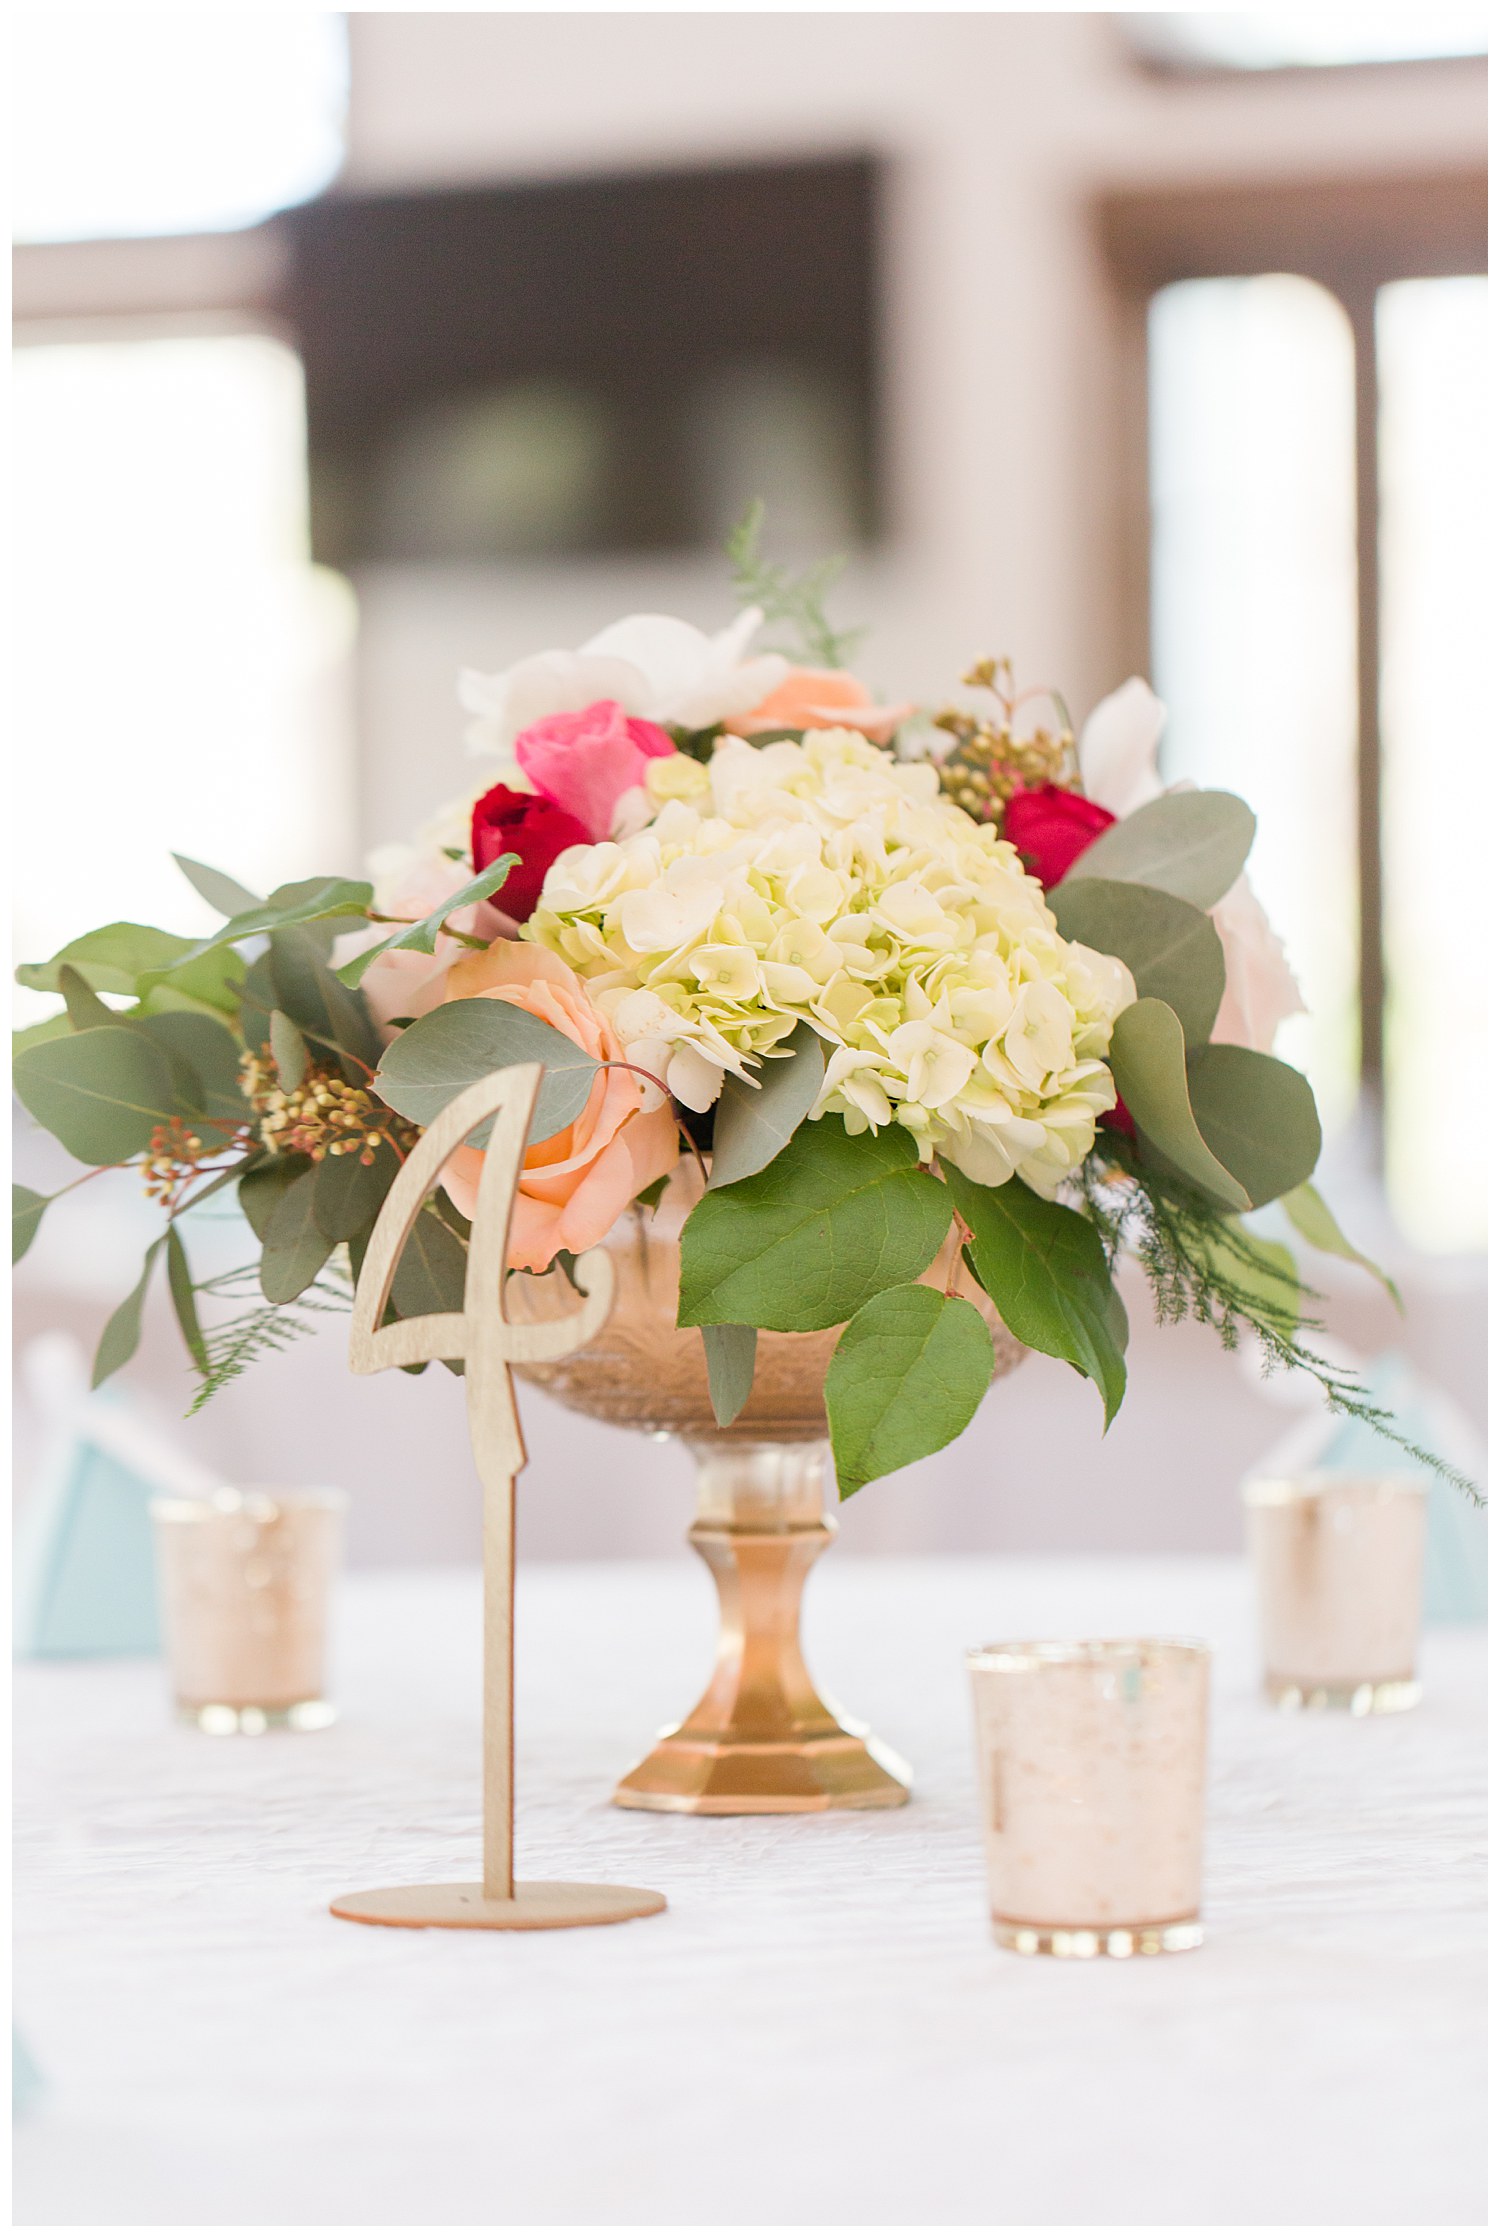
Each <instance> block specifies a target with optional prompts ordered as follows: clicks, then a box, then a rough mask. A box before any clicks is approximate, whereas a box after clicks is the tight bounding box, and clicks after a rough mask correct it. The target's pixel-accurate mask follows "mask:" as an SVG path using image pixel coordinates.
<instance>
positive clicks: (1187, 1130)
mask: <svg viewBox="0 0 1500 2238" xmlns="http://www.w3.org/2000/svg"><path fill="white" fill-rule="evenodd" d="M1109 1069H1110V1071H1111V1072H1112V1073H1113V1075H1114V1080H1115V1086H1116V1087H1117V1088H1118V1089H1119V1091H1120V1094H1121V1096H1122V1097H1123V1098H1124V1101H1125V1104H1126V1106H1127V1108H1128V1110H1129V1112H1130V1116H1131V1118H1132V1119H1133V1120H1134V1121H1135V1124H1136V1127H1137V1129H1138V1130H1139V1132H1140V1133H1141V1134H1142V1135H1144V1136H1145V1138H1146V1140H1147V1141H1148V1142H1149V1143H1150V1144H1152V1146H1153V1147H1154V1148H1155V1149H1156V1150H1157V1151H1159V1152H1160V1154H1161V1155H1162V1157H1164V1158H1165V1159H1166V1160H1167V1161H1168V1162H1169V1164H1171V1165H1174V1166H1176V1168H1177V1169H1178V1171H1179V1172H1180V1173H1182V1174H1185V1175H1186V1177H1187V1178H1188V1180H1189V1181H1193V1182H1196V1184H1197V1186H1198V1187H1199V1188H1200V1189H1202V1190H1203V1191H1204V1192H1205V1194H1206V1195H1208V1196H1210V1197H1213V1198H1214V1199H1215V1200H1216V1201H1217V1202H1218V1203H1220V1204H1225V1205H1228V1207H1229V1209H1230V1210H1231V1212H1248V1211H1249V1209H1250V1198H1249V1194H1248V1192H1247V1191H1246V1190H1245V1189H1244V1188H1243V1187H1242V1186H1241V1184H1240V1183H1239V1182H1238V1181H1237V1180H1236V1179H1235V1176H1234V1175H1233V1173H1231V1172H1230V1171H1229V1169H1228V1168H1227V1167H1226V1166H1223V1165H1221V1164H1220V1162H1219V1160H1218V1158H1216V1157H1215V1155H1214V1153H1213V1151H1212V1150H1211V1149H1210V1148H1209V1146H1208V1144H1207V1143H1206V1142H1205V1141H1204V1139H1203V1136H1202V1135H1201V1134H1200V1132H1199V1130H1198V1123H1197V1120H1196V1119H1195V1118H1194V1116H1193V1106H1192V1104H1191V1102H1190V1101H1189V1098H1188V1077H1187V1044H1186V1042H1185V1041H1184V1039H1183V1033H1182V1027H1181V1025H1180V1024H1179V1022H1178V1018H1177V1013H1176V1012H1175V1011H1174V1010H1172V1009H1170V1008H1169V1007H1168V1005H1167V1004H1166V1003H1164V1002H1158V1001H1157V1000H1156V999H1155V997H1154V996H1148V997H1147V998H1146V1000H1145V1001H1144V1002H1136V1003H1132V1004H1131V1006H1130V1008H1129V1009H1128V1010H1122V1011H1121V1013H1120V1015H1119V1017H1118V1018H1117V1019H1116V1020H1115V1023H1114V1032H1113V1034H1112V1035H1111V1037H1110V1044H1109Z"/></svg>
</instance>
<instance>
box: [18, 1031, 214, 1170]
mask: <svg viewBox="0 0 1500 2238" xmlns="http://www.w3.org/2000/svg"><path fill="white" fill-rule="evenodd" d="M12 1077H13V1079H14V1082H15V1090H16V1094H17V1095H18V1096H19V1097H20V1099H21V1101H22V1103H23V1104H25V1106H26V1109H27V1110H28V1111H29V1112H30V1113H31V1116H32V1118H33V1119H35V1120H37V1121H38V1122H39V1124H40V1125H42V1126H44V1127H45V1128H46V1129H47V1131H48V1133H49V1134H53V1135H56V1137H57V1139H58V1141H59V1142H60V1143H61V1144H62V1146H63V1148H64V1150H66V1151H68V1152H69V1153H70V1154H71V1155H72V1156H73V1157H75V1158H77V1159H79V1160H80V1161H81V1162H82V1163H83V1164H84V1165H86V1166H116V1165H122V1164H124V1162H125V1161H126V1160H127V1159H129V1158H134V1157H136V1156H138V1155H139V1153H140V1152H141V1151H143V1150H144V1149H145V1148H146V1146H147V1144H148V1143H149V1142H150V1139H151V1132H152V1129H153V1128H154V1127H158V1126H160V1125H161V1124H162V1123H163V1122H164V1121H165V1120H168V1119H170V1118H172V1117H173V1115H174V1108H175V1098H174V1096H173V1093H172V1078H171V1073H170V1071H169V1069H168V1066H167V1061H166V1058H165V1057H164V1056H163V1055H162V1054H161V1053H160V1051H158V1050H156V1049H153V1047H152V1046H151V1044H150V1042H149V1041H148V1040H147V1039H146V1037H145V1035H144V1034H142V1033H137V1032H135V1031H134V1030H133V1029H132V1028H131V1027H129V1026H98V1027H94V1028H92V1029H90V1030H89V1031H88V1032H86V1033H75V1034H69V1035H68V1036H67V1038H66V1039H65V1040H60V1041H44V1042H42V1043H40V1044H39V1045H35V1046H33V1047H32V1048H30V1049H25V1050H23V1051H22V1052H21V1054H20V1056H19V1057H17V1059H16V1062H15V1067H14V1072H13V1075H12Z"/></svg>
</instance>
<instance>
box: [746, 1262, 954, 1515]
mask: <svg viewBox="0 0 1500 2238" xmlns="http://www.w3.org/2000/svg"><path fill="white" fill-rule="evenodd" d="M704 1334H705V1335H707V1334H708V1332H707V1331H706V1330H705V1332H704ZM994 1372H995V1352H994V1347H993V1345H992V1344H991V1342H990V1332H989V1330H988V1329H987V1328H986V1327H985V1323H984V1316H983V1315H982V1314H981V1313H979V1312H978V1311H977V1310H976V1309H975V1307H973V1306H971V1305H970V1304H969V1302H968V1300H967V1299H966V1298H946V1297H944V1295H943V1293H942V1291H941V1290H932V1289H929V1288H927V1286H926V1285H925V1284H923V1283H919V1282H910V1283H903V1284H901V1285H900V1286H899V1287H897V1288H895V1289H891V1290H882V1291H881V1292H880V1293H879V1295H878V1296H877V1297H874V1298H871V1299H870V1300H869V1302H868V1304H866V1305H863V1306H861V1307H860V1309H859V1311H858V1313H856V1314H855V1316H854V1318H853V1320H852V1321H851V1322H850V1323H849V1326H848V1328H847V1329H846V1330H845V1331H844V1333H843V1335H842V1336H841V1337H840V1338H839V1341H838V1343H837V1345H836V1346H835V1348H834V1354H833V1358H832V1359H831V1360H830V1361H829V1363H828V1377H827V1381H826V1383H825V1385H824V1398H825V1401H826V1403H827V1407H828V1432H829V1436H830V1438H831V1440H832V1443H833V1461H834V1468H835V1471H836V1473H837V1476H838V1486H839V1498H840V1499H841V1500H847V1499H849V1498H851V1497H852V1496H853V1494H854V1493H856V1492H857V1491H859V1489H860V1487H861V1486H862V1485H865V1484H868V1483H869V1482H870V1481H871V1479H872V1478H873V1477H878V1476H888V1475H889V1474H890V1472H891V1470H892V1469H903V1468H905V1467H907V1466H908V1464H909V1463H910V1462H913V1461H921V1460H924V1459H925V1458H926V1456H927V1455H928V1454H929V1453H936V1452H937V1451H938V1450H939V1449H940V1447H942V1446H945V1445H949V1444H951V1443H952V1441H953V1439H954V1438H956V1437H957V1436H958V1435H959V1433H960V1431H962V1430H965V1429H967V1427H968V1425H969V1423H970V1422H971V1421H972V1420H973V1418H974V1413H975V1410H976V1408H977V1407H978V1405H979V1402H980V1400H981V1399H982V1398H983V1397H984V1395H985V1392H986V1391H987V1390H988V1389H989V1387H990V1379H991V1377H992V1376H993V1375H994Z"/></svg>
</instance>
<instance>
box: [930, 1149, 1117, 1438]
mask: <svg viewBox="0 0 1500 2238" xmlns="http://www.w3.org/2000/svg"><path fill="white" fill-rule="evenodd" d="M946 1171H947V1176H948V1187H949V1189H950V1191H951V1192H952V1196H953V1203H954V1207H955V1209H956V1210H957V1212H958V1215H959V1218H960V1219H961V1220H962V1221H963V1222H964V1223H965V1225H966V1226H967V1227H968V1228H969V1229H970V1231H971V1241H970V1243H969V1245H968V1247H967V1249H968V1258H969V1263H970V1265H971V1266H972V1268H973V1270H974V1274H975V1276H976V1278H977V1280H978V1281H979V1283H980V1284H981V1286H982V1287H983V1288H984V1290H985V1291H986V1292H987V1293H988V1295H989V1297H990V1299H991V1300H992V1302H993V1304H994V1306H995V1309H996V1311H997V1312H998V1313H999V1315H1000V1318H1001V1320H1002V1321H1003V1322H1004V1323H1005V1325H1006V1327H1007V1328H1008V1329H1009V1330H1010V1332H1011V1334H1012V1336H1016V1337H1019V1338H1020V1340H1021V1342H1022V1344H1026V1345H1030V1347H1031V1349H1032V1351H1033V1352H1045V1353H1047V1354H1049V1355H1050V1356H1051V1358H1053V1359H1054V1360H1066V1361H1067V1362H1068V1363H1069V1365H1070V1366H1071V1367H1074V1368H1076V1369H1077V1370H1078V1372H1079V1374H1080V1375H1086V1376H1087V1377H1088V1378H1089V1380H1090V1382H1091V1383H1092V1384H1093V1385H1094V1386H1095V1388H1096V1389H1097V1391H1098V1393H1099V1396H1100V1398H1101V1399H1102V1400H1103V1402H1104V1427H1105V1428H1106V1430H1107V1429H1108V1428H1109V1425H1110V1424H1111V1422H1113V1420H1114V1418H1115V1416H1116V1415H1117V1414H1118V1413H1119V1411H1120V1401H1121V1400H1122V1399H1123V1398H1124V1396H1125V1346H1124V1337H1125V1336H1126V1335H1128V1333H1129V1325H1128V1323H1126V1324H1125V1325H1124V1327H1123V1328H1122V1323H1123V1322H1124V1306H1123V1304H1122V1303H1121V1300H1120V1298H1119V1296H1118V1294H1117V1292H1116V1290H1115V1286H1114V1284H1113V1282H1112V1281H1111V1280H1110V1273H1109V1265H1108V1262H1107V1261H1106V1259H1105V1256H1104V1246H1103V1245H1102V1243H1101V1242H1100V1241H1099V1236H1098V1233H1097V1231H1096V1230H1095V1229H1094V1228H1093V1227H1092V1226H1091V1225H1090V1223H1089V1222H1088V1221H1087V1220H1085V1219H1084V1217H1083V1215H1082V1213H1079V1212H1072V1211H1070V1210H1069V1208H1068V1207H1067V1206H1066V1205H1060V1204H1049V1203H1048V1202H1047V1200H1046V1199H1045V1198H1044V1197H1039V1196H1037V1195H1036V1193H1035V1191H1034V1190H1031V1189H1028V1188H1027V1186H1026V1184H1025V1182H1024V1181H1020V1180H1015V1181H1007V1182H1005V1183H1004V1184H1003V1185H1002V1186H1001V1187H1000V1188H998V1189H987V1188H984V1187H982V1186H981V1185H980V1184H979V1183H978V1182H977V1181H970V1180H969V1179H968V1177H967V1176H966V1175H965V1174H961V1173H960V1172H959V1171H958V1170H957V1168H956V1167H954V1166H951V1165H950V1166H949V1167H948V1168H947V1169H946Z"/></svg>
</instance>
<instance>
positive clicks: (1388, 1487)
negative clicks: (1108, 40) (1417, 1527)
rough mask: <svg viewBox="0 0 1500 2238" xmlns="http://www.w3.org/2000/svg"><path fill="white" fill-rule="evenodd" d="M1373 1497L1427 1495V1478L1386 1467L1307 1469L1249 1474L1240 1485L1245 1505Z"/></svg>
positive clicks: (1272, 1505)
mask: <svg viewBox="0 0 1500 2238" xmlns="http://www.w3.org/2000/svg"><path fill="white" fill-rule="evenodd" d="M1360 1497H1365V1498H1372V1499H1374V1500H1377V1501H1381V1500H1400V1499H1415V1500H1425V1499H1426V1497H1427V1479H1426V1478H1425V1477H1422V1476H1418V1475H1417V1474H1416V1472H1415V1471H1414V1470H1402V1469H1389V1470H1383V1471H1379V1472H1376V1473H1373V1474H1367V1473H1364V1472H1361V1471H1359V1470H1352V1469H1351V1470H1349V1471H1348V1472H1347V1473H1345V1472H1344V1471H1341V1470H1339V1469H1308V1470H1307V1471H1306V1472H1305V1473H1303V1474H1301V1475H1298V1476H1252V1477H1247V1478H1246V1479H1245V1481H1244V1483H1243V1484H1242V1485H1241V1486H1240V1498H1241V1500H1242V1501H1243V1502H1244V1504H1245V1506H1246V1507H1247V1508H1289V1507H1297V1506H1299V1505H1300V1504H1301V1503H1302V1502H1303V1501H1304V1500H1307V1501H1311V1500H1329V1499H1337V1498H1343V1499H1353V1498H1360Z"/></svg>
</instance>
